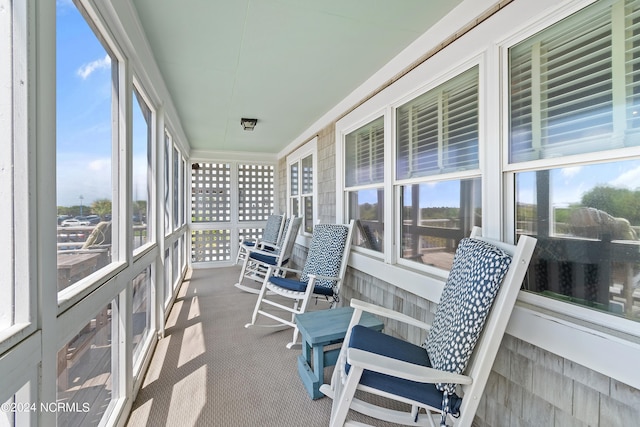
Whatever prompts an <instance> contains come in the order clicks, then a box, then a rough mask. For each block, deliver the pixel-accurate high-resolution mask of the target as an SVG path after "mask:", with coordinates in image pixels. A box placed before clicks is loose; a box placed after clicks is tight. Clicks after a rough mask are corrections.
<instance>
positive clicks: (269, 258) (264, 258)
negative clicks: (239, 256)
mask: <svg viewBox="0 0 640 427" xmlns="http://www.w3.org/2000/svg"><path fill="white" fill-rule="evenodd" d="M249 258H251V259H254V260H256V261H260V262H262V263H264V264H269V265H276V264H277V263H278V258H277V257H275V256H273V255H265V254H259V253H256V252H251V253H250V254H249ZM288 261H289V259H285V260H284V261H282V265H285V264H286V263H287V262H288Z"/></svg>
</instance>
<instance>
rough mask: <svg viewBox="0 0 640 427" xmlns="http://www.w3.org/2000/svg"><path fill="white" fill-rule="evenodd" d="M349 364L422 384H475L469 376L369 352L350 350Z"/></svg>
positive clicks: (348, 354)
mask: <svg viewBox="0 0 640 427" xmlns="http://www.w3.org/2000/svg"><path fill="white" fill-rule="evenodd" d="M347 362H348V363H349V364H351V365H352V366H357V367H360V368H363V369H368V370H370V371H374V372H379V373H381V374H386V375H391V376H394V377H398V378H404V379H407V380H411V381H416V382H420V383H447V384H449V383H451V384H463V385H468V384H471V383H472V382H473V380H472V379H471V377H469V376H467V375H460V374H455V373H452V372H446V371H440V370H438V369H434V368H428V367H426V366H420V365H414V364H413V363H408V362H405V361H402V360H398V359H392V358H390V357H386V356H381V355H379V354H375V353H370V352H368V351H364V350H359V349H357V348H350V349H349V350H348V351H347Z"/></svg>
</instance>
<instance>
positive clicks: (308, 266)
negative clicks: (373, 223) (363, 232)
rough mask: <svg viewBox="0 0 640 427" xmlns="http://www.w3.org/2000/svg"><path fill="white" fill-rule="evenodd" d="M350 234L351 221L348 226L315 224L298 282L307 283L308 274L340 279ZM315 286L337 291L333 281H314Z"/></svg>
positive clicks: (346, 258)
mask: <svg viewBox="0 0 640 427" xmlns="http://www.w3.org/2000/svg"><path fill="white" fill-rule="evenodd" d="M352 232H353V221H351V222H350V223H349V224H316V225H315V226H314V227H313V234H312V236H311V244H310V245H309V252H308V254H307V260H306V262H305V264H304V268H303V270H302V275H301V276H300V281H302V282H308V281H309V274H317V275H321V276H329V277H339V278H340V279H342V278H343V277H344V273H345V271H346V269H347V261H348V258H349V249H350V248H351V233H352ZM337 285H338V286H340V283H338V284H337ZM315 286H322V287H327V288H334V294H337V293H338V291H339V289H338V288H337V287H336V281H335V280H328V279H316V281H315Z"/></svg>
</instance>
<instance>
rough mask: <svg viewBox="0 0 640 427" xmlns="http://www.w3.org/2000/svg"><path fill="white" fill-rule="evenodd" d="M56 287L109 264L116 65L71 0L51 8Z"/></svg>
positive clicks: (70, 284)
mask: <svg viewBox="0 0 640 427" xmlns="http://www.w3.org/2000/svg"><path fill="white" fill-rule="evenodd" d="M56 12H57V16H56V20H57V25H56V140H57V145H56V171H57V181H56V182H57V191H56V196H57V205H58V229H57V233H58V237H57V240H58V253H57V257H58V291H62V290H65V289H66V288H69V290H68V291H67V292H69V291H72V292H75V290H74V289H73V288H71V286H72V285H74V284H75V283H77V282H79V281H80V280H82V279H83V278H85V277H87V276H88V275H90V274H91V273H93V272H95V271H97V270H99V269H101V268H102V267H105V266H107V265H108V264H110V263H111V260H112V253H113V251H114V249H115V248H114V247H113V245H112V244H113V237H114V236H116V235H117V233H116V232H115V230H113V229H112V226H111V225H112V223H111V218H112V215H115V214H116V212H112V200H113V191H114V189H115V188H117V186H116V185H115V183H116V179H115V178H114V174H113V173H112V169H113V164H114V163H115V162H116V160H115V159H114V158H113V154H112V153H113V152H114V149H113V147H114V135H117V134H118V133H117V132H116V131H115V129H114V126H117V124H116V125H114V123H117V117H114V115H113V112H114V111H115V110H116V108H115V107H114V106H116V105H117V103H118V96H117V93H116V92H115V90H117V89H114V88H117V84H114V82H117V70H118V67H117V64H116V62H117V61H116V60H115V57H114V56H113V54H112V53H111V52H110V51H109V49H107V48H106V47H105V46H104V45H103V44H102V42H101V40H102V39H101V38H99V37H97V36H96V35H95V33H94V31H93V30H92V29H91V27H90V26H89V25H88V23H87V22H88V21H87V20H85V18H84V17H83V14H82V13H81V11H80V10H78V9H77V8H76V7H75V5H74V4H73V3H72V2H58V3H57V6H56Z"/></svg>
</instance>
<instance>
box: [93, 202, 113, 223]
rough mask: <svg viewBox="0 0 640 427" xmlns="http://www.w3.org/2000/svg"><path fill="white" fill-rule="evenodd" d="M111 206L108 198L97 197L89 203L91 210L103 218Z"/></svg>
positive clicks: (109, 211) (108, 212)
mask: <svg viewBox="0 0 640 427" xmlns="http://www.w3.org/2000/svg"><path fill="white" fill-rule="evenodd" d="M111 208H112V205H111V200H109V199H98V200H96V201H94V202H93V203H92V204H91V212H92V213H94V214H95V215H98V216H100V218H103V219H104V217H105V215H107V214H110V213H111Z"/></svg>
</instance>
